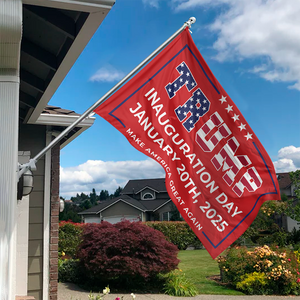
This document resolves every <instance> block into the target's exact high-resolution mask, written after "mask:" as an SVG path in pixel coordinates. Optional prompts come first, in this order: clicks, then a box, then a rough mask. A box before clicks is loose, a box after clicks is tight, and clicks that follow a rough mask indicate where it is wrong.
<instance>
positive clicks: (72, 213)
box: [59, 203, 83, 223]
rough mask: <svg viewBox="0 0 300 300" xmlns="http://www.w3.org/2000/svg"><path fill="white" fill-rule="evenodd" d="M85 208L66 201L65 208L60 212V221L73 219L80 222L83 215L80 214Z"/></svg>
mask: <svg viewBox="0 0 300 300" xmlns="http://www.w3.org/2000/svg"><path fill="white" fill-rule="evenodd" d="M82 210H83V209H82V208H80V207H79V206H77V205H74V204H71V203H65V208H64V210H63V211H62V212H60V213H59V220H60V221H69V220H70V221H72V222H74V223H80V222H81V217H80V216H79V215H78V213H79V212H81V211H82Z"/></svg>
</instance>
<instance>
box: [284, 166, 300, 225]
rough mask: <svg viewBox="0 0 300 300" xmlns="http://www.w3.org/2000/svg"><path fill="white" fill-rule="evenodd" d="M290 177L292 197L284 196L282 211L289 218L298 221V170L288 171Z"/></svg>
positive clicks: (299, 179) (299, 175)
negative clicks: (284, 205)
mask: <svg viewBox="0 0 300 300" xmlns="http://www.w3.org/2000/svg"><path fill="white" fill-rule="evenodd" d="M290 178H291V181H292V184H293V194H294V197H293V198H288V197H286V198H285V202H286V204H287V205H286V209H285V211H284V213H285V214H286V215H287V216H289V217H290V218H292V219H294V220H296V221H298V222H300V170H297V171H295V172H290ZM282 200H283V199H282Z"/></svg>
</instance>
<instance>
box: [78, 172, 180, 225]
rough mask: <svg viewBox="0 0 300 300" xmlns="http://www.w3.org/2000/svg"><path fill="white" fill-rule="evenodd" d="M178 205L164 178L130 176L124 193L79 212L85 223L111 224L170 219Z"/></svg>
mask: <svg viewBox="0 0 300 300" xmlns="http://www.w3.org/2000/svg"><path fill="white" fill-rule="evenodd" d="M174 209H175V205H174V204H173V202H172V200H171V199H170V197H169V195H168V192H167V190H166V185H165V179H164V178H157V179H136V180H129V181H128V183H127V184H126V186H125V187H124V189H123V190H122V192H121V195H120V196H118V197H116V198H114V199H111V200H107V201H104V202H102V203H100V204H98V205H96V206H94V207H91V208H89V209H87V210H85V211H82V212H80V213H78V214H79V215H81V216H82V219H83V221H84V223H100V222H101V221H107V222H110V223H112V224H114V223H117V222H120V221H121V220H123V219H126V220H131V221H158V220H159V221H170V218H171V213H172V211H173V210H174Z"/></svg>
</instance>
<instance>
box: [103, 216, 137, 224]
mask: <svg viewBox="0 0 300 300" xmlns="http://www.w3.org/2000/svg"><path fill="white" fill-rule="evenodd" d="M123 220H129V221H131V222H137V221H139V218H138V216H114V217H106V218H103V221H106V222H109V223H111V224H116V223H118V222H121V221H123Z"/></svg>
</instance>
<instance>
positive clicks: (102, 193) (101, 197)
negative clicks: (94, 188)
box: [99, 190, 109, 201]
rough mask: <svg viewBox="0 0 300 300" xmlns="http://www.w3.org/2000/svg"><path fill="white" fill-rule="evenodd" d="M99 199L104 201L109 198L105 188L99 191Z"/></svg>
mask: <svg viewBox="0 0 300 300" xmlns="http://www.w3.org/2000/svg"><path fill="white" fill-rule="evenodd" d="M99 199H100V201H105V200H106V199H109V193H108V191H107V190H101V192H100V197H99Z"/></svg>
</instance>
